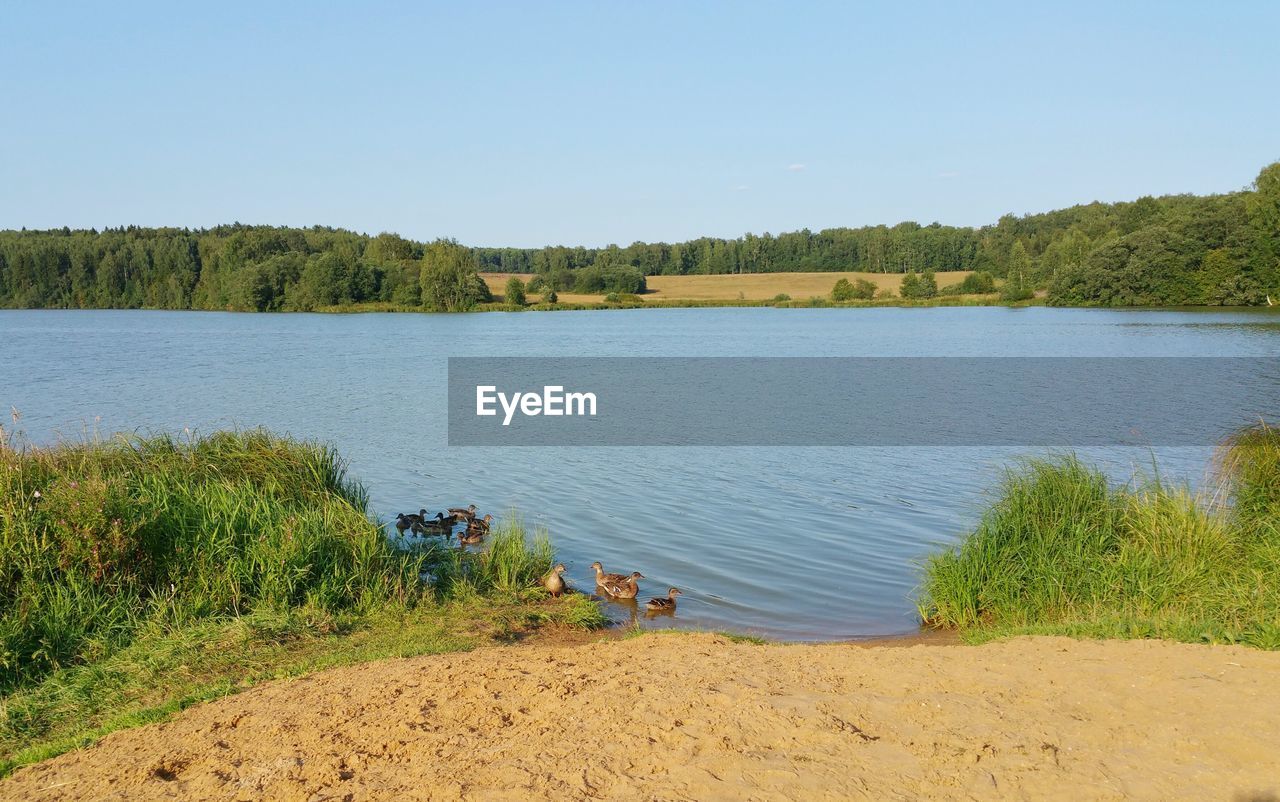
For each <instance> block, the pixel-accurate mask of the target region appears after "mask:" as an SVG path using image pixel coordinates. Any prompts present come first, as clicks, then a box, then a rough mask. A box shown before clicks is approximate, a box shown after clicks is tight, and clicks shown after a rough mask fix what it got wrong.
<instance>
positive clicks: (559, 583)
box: [542, 563, 565, 599]
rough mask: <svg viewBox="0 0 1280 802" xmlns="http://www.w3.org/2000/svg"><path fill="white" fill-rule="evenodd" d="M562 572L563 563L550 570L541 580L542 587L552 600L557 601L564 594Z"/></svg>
mask: <svg viewBox="0 0 1280 802" xmlns="http://www.w3.org/2000/svg"><path fill="white" fill-rule="evenodd" d="M564 572H565V567H564V563H560V564H559V565H557V566H556V567H555V568H552V569H551V573H549V574H547V575H546V576H544V577H543V578H542V586H543V587H544V588H546V589H547V593H550V594H551V596H552V598H555V599H558V598H560V594H561V593H564V589H565V583H564V577H563V576H561V574H563V573H564Z"/></svg>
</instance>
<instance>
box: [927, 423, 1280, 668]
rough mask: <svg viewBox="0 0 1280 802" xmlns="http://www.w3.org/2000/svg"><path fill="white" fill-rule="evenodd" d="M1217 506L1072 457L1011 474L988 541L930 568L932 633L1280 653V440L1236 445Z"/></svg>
mask: <svg viewBox="0 0 1280 802" xmlns="http://www.w3.org/2000/svg"><path fill="white" fill-rule="evenodd" d="M1222 466H1223V471H1222V488H1221V491H1220V492H1219V494H1218V495H1217V496H1216V497H1215V498H1213V499H1206V498H1201V497H1196V496H1194V495H1193V494H1192V493H1191V492H1190V491H1188V490H1187V489H1186V488H1182V487H1169V486H1167V485H1165V484H1162V483H1160V482H1159V481H1150V482H1146V483H1141V484H1136V485H1133V486H1129V487H1123V488H1115V487H1111V486H1110V485H1109V484H1108V482H1107V479H1106V477H1105V476H1104V475H1103V474H1102V472H1101V471H1099V470H1097V469H1096V468H1091V467H1088V466H1085V465H1083V464H1082V463H1081V462H1080V461H1079V460H1077V459H1076V458H1074V457H1063V458H1060V459H1056V460H1048V461H1034V462H1030V463H1028V464H1026V465H1025V466H1023V468H1022V469H1020V470H1017V471H1013V472H1010V473H1009V474H1007V475H1006V477H1005V480H1004V482H1003V485H1002V487H1001V490H1000V494H999V497H998V500H997V501H996V502H995V503H994V504H993V505H992V507H991V508H990V509H989V510H988V512H987V513H986V514H985V515H984V516H983V518H982V521H981V522H980V523H979V525H978V527H977V529H976V530H975V531H973V532H972V533H970V534H969V535H968V536H967V537H966V538H965V539H964V540H963V541H962V542H961V543H960V544H959V545H957V546H955V547H953V548H951V549H948V550H946V551H944V552H942V553H940V554H937V555H935V556H934V557H932V558H931V559H930V560H929V561H928V562H927V564H926V566H925V580H924V587H923V593H922V595H921V601H920V611H921V615H922V617H923V618H924V619H925V620H926V622H928V623H931V624H933V625H936V626H946V627H959V628H961V629H963V630H967V631H968V632H969V633H970V634H972V635H974V636H975V637H978V638H984V637H990V636H995V635H1006V634H1016V633H1038V634H1047V633H1059V634H1069V635H1079V636H1096V637H1163V638H1173V639H1176V640H1182V641H1192V642H1196V641H1200V642H1225V643H1244V644H1249V645H1253V646H1259V647H1263V648H1270V649H1274V648H1280V582H1278V581H1277V580H1278V579H1280V530H1278V529H1277V520H1280V519H1278V518H1277V513H1280V434H1278V433H1277V432H1276V431H1275V430H1272V429H1267V428H1258V429H1250V430H1248V431H1245V432H1241V433H1240V434H1238V435H1237V436H1236V437H1234V438H1232V440H1231V441H1229V442H1228V444H1227V445H1226V447H1225V449H1224V458H1223V460H1222Z"/></svg>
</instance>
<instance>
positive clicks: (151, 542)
mask: <svg viewBox="0 0 1280 802" xmlns="http://www.w3.org/2000/svg"><path fill="white" fill-rule="evenodd" d="M420 568H421V557H420V556H419V555H416V554H414V553H411V552H404V551H398V550H396V549H395V548H393V547H392V546H391V544H390V543H389V542H388V541H387V539H386V538H385V537H384V535H383V530H382V527H381V526H380V525H379V524H378V523H376V522H374V521H371V520H370V519H369V518H368V517H367V515H366V514H365V493H364V490H363V489H362V488H361V487H359V485H357V484H354V483H352V482H349V481H348V480H347V479H346V476H345V469H344V466H343V464H342V462H341V461H340V460H339V459H338V457H337V455H336V454H334V453H333V451H332V450H330V449H329V448H327V447H325V446H320V445H316V444H312V443H301V442H296V441H292V440H288V439H284V438H278V437H274V436H272V435H270V434H268V433H266V432H262V431H253V432H243V433H221V434H215V435H212V436H210V437H206V438H202V439H191V440H186V441H181V440H177V439H174V438H170V437H166V436H159V437H151V438H132V439H116V440H112V441H109V442H99V443H88V444H82V445H70V446H64V447H58V448H53V449H48V450H45V449H27V450H23V451H17V450H12V449H5V450H4V451H3V452H0V692H3V691H6V690H9V689H12V688H14V687H17V686H18V685H20V684H23V683H26V682H30V681H33V680H38V679H39V678H41V677H43V676H45V675H46V674H48V673H50V672H52V671H55V670H57V669H59V668H63V667H66V666H68V665H74V664H76V663H78V662H83V661H86V660H92V659H95V658H97V657H100V656H102V655H104V654H107V653H109V652H111V651H112V650H113V649H115V648H117V647H119V646H121V645H123V644H126V643H128V642H129V641H130V640H131V638H132V636H133V633H135V632H136V631H138V630H139V628H141V627H143V626H144V625H146V624H149V623H154V624H161V625H166V626H184V625H188V624H191V623H194V622H196V621H199V620H202V619H206V618H209V617H214V616H237V615H244V614H248V613H252V612H255V611H268V610H275V611H283V610H290V609H294V608H306V609H308V610H311V611H313V612H314V614H316V615H333V614H337V613H342V612H355V613H360V612H368V611H370V610H372V609H375V608H378V607H380V606H382V605H384V604H386V603H388V602H390V601H393V600H394V601H396V602H397V603H405V604H411V603H412V602H413V601H414V599H415V597H416V595H417V594H418V593H419V590H418V584H419V583H418V580H417V576H418V572H419V570H420Z"/></svg>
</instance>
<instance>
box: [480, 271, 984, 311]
mask: <svg viewBox="0 0 1280 802" xmlns="http://www.w3.org/2000/svg"><path fill="white" fill-rule="evenodd" d="M971 272H972V271H969V270H960V271H955V272H950V273H938V274H937V276H938V286H939V287H945V286H947V285H948V284H958V283H960V282H961V281H963V280H964V278H965V276H968V275H969V274H970V273H971ZM480 275H481V276H482V277H483V278H484V280H485V283H486V284H488V285H489V289H490V290H491V291H492V292H493V294H494V295H495V296H496V297H501V296H502V293H503V291H504V290H505V289H506V284H507V279H509V278H510V277H511V276H512V275H516V274H513V273H481V274H480ZM517 277H518V278H520V280H522V281H528V280H529V279H530V278H532V276H528V275H519V276H517ZM842 278H847V279H848V280H849V281H856V280H857V279H866V280H867V281H870V282H871V283H873V284H875V285H876V287H877V288H879V289H889V290H892V291H893V292H894V293H897V292H898V287H899V286H900V285H901V284H902V274H901V273H744V274H735V275H718V276H649V277H647V278H646V279H645V281H646V283H647V284H648V287H649V291H648V292H646V293H645V294H644V295H642V296H641V297H642V298H644V299H645V300H646V301H675V300H689V301H732V300H744V301H767V300H771V299H773V298H775V297H776V296H777V295H778V294H779V293H785V294H787V295H790V296H791V297H792V298H793V299H795V300H798V301H799V300H805V299H807V298H812V297H814V296H817V297H820V298H826V297H828V296H829V295H830V294H831V288H832V287H834V286H835V283H836V282H837V281H839V280H840V279H842ZM559 296H560V301H561V302H562V303H590V302H594V301H599V300H600V299H601V298H603V297H604V296H603V295H577V294H574V293H567V292H562V293H560V294H559ZM534 299H537V300H541V296H539V295H536V294H535V295H532V296H530V301H533V300H534Z"/></svg>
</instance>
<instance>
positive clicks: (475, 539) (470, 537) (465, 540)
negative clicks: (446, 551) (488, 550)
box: [458, 529, 484, 546]
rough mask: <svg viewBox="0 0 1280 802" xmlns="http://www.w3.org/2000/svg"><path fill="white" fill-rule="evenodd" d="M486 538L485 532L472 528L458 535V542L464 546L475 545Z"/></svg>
mask: <svg viewBox="0 0 1280 802" xmlns="http://www.w3.org/2000/svg"><path fill="white" fill-rule="evenodd" d="M483 540H484V533H483V532H474V533H473V532H472V531H471V530H470V529H467V530H466V531H464V532H462V534H460V535H458V544H459V545H462V546H474V545H475V544H477V543H480V542H482V541H483Z"/></svg>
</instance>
